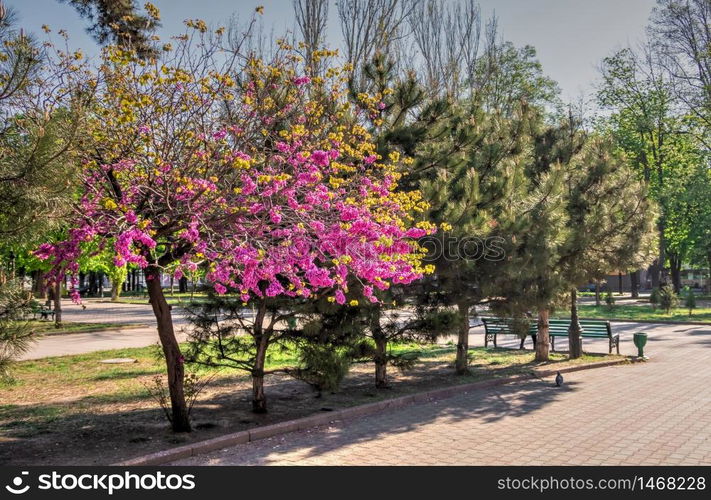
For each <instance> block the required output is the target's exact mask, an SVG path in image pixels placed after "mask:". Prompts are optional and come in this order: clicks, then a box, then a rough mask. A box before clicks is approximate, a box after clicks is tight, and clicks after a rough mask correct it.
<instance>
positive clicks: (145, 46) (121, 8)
mask: <svg viewBox="0 0 711 500" xmlns="http://www.w3.org/2000/svg"><path fill="white" fill-rule="evenodd" d="M59 1H60V2H63V3H68V4H69V5H71V6H72V7H74V8H75V9H76V10H77V12H79V15H80V16H81V17H84V18H86V19H87V20H88V21H89V22H90V23H91V25H90V26H89V28H87V31H88V32H89V34H91V35H92V36H93V37H94V38H95V39H96V41H97V42H99V43H100V44H101V45H106V44H111V43H114V44H118V45H123V46H126V47H131V48H133V49H134V50H135V51H136V52H137V53H138V54H139V55H140V56H141V57H145V58H147V57H150V56H152V55H154V54H155V52H156V49H155V46H154V43H153V41H152V39H151V37H152V34H153V32H154V31H155V29H156V28H157V27H158V26H160V17H159V14H158V10H157V9H156V8H155V7H152V6H147V10H148V9H149V12H148V14H149V15H143V14H140V13H139V12H138V7H137V5H136V2H135V0H59Z"/></svg>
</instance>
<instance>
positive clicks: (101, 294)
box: [97, 271, 104, 299]
mask: <svg viewBox="0 0 711 500" xmlns="http://www.w3.org/2000/svg"><path fill="white" fill-rule="evenodd" d="M97 274H98V280H99V297H101V298H102V299H103V298H104V273H103V272H101V271H99V272H98V273H97Z"/></svg>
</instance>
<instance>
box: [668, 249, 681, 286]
mask: <svg viewBox="0 0 711 500" xmlns="http://www.w3.org/2000/svg"><path fill="white" fill-rule="evenodd" d="M669 262H670V265H671V278H672V286H673V287H674V293H677V294H678V293H679V292H680V291H681V258H680V257H679V254H677V253H671V252H670V253H669Z"/></svg>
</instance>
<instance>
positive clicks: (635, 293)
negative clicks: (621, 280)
mask: <svg viewBox="0 0 711 500" xmlns="http://www.w3.org/2000/svg"><path fill="white" fill-rule="evenodd" d="M630 288H631V290H630V292H631V293H632V298H633V299H638V298H639V269H638V270H637V271H633V272H632V273H631V274H630Z"/></svg>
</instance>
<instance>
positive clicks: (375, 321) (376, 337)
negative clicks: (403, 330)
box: [370, 307, 388, 389]
mask: <svg viewBox="0 0 711 500" xmlns="http://www.w3.org/2000/svg"><path fill="white" fill-rule="evenodd" d="M370 331H371V334H372V335H373V341H374V342H375V358H374V359H373V361H374V362H375V387H377V388H378V389H383V388H385V387H387V386H388V338H387V336H386V335H385V332H384V331H383V328H382V326H381V325H380V308H378V307H375V308H373V310H372V311H371V312H370Z"/></svg>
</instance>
